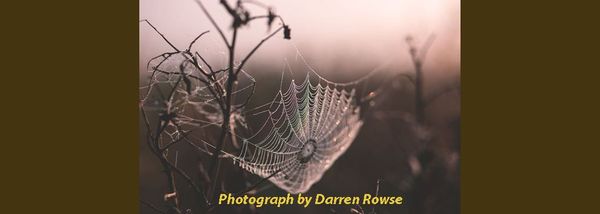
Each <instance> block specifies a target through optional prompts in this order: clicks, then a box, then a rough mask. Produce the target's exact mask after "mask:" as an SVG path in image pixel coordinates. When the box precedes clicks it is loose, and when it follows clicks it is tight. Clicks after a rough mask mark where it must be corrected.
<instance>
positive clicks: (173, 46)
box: [140, 19, 179, 52]
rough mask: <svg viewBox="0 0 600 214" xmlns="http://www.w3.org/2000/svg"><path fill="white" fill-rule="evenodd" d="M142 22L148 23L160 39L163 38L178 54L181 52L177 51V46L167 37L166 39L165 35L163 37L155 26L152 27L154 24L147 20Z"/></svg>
mask: <svg viewBox="0 0 600 214" xmlns="http://www.w3.org/2000/svg"><path fill="white" fill-rule="evenodd" d="M140 22H146V23H148V25H150V27H152V29H154V31H156V33H158V35H160V37H162V38H163V39H164V40H165V41H166V42H167V44H169V45H170V46H171V47H172V48H173V49H175V50H176V51H177V52H179V49H177V47H175V45H173V44H171V42H170V41H169V40H168V39H167V37H165V35H163V34H162V33H161V32H160V31H158V30H157V29H156V27H154V25H152V23H150V21H148V20H147V19H142V20H140Z"/></svg>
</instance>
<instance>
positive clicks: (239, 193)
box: [235, 168, 283, 195]
mask: <svg viewBox="0 0 600 214" xmlns="http://www.w3.org/2000/svg"><path fill="white" fill-rule="evenodd" d="M282 170H283V168H280V169H278V170H277V171H275V172H273V174H271V175H269V176H267V177H266V178H263V179H261V180H260V181H258V182H256V183H255V184H253V185H252V186H249V187H248V188H246V189H245V190H244V191H240V192H238V193H236V194H235V195H241V194H245V193H247V192H250V191H251V190H253V189H255V188H256V187H258V185H260V184H262V183H264V182H265V181H267V180H269V179H270V178H271V177H273V176H275V175H276V174H277V173H279V172H281V171H282Z"/></svg>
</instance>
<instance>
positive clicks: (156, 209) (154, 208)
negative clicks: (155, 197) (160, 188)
mask: <svg viewBox="0 0 600 214" xmlns="http://www.w3.org/2000/svg"><path fill="white" fill-rule="evenodd" d="M140 202H142V204H143V205H146V206H147V207H150V208H151V209H152V210H154V211H156V212H157V213H162V214H167V213H166V212H164V211H162V210H160V209H158V207H156V206H154V205H152V204H151V203H148V202H145V201H143V200H140Z"/></svg>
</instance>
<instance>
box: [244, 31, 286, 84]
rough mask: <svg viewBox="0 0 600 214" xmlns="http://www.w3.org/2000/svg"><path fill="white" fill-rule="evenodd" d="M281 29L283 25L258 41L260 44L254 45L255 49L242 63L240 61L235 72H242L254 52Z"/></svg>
mask: <svg viewBox="0 0 600 214" xmlns="http://www.w3.org/2000/svg"><path fill="white" fill-rule="evenodd" d="M281 29H283V26H280V27H279V28H277V30H275V31H274V32H273V33H271V34H269V35H268V36H267V37H265V38H264V39H262V40H260V42H259V43H258V45H256V47H254V49H252V51H250V53H248V55H246V57H245V58H244V60H242V63H240V66H239V67H238V69H237V71H236V72H235V74H236V75H237V74H238V73H240V71H241V70H242V68H243V67H244V65H245V64H246V61H248V59H250V57H251V56H252V54H254V52H256V50H258V48H260V46H261V45H262V44H263V43H265V42H266V41H267V40H269V39H270V38H271V37H273V36H274V35H275V34H277V32H279V31H280V30H281Z"/></svg>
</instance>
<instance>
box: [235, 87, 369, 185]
mask: <svg viewBox="0 0 600 214" xmlns="http://www.w3.org/2000/svg"><path fill="white" fill-rule="evenodd" d="M309 79H310V78H309V76H307V77H306V78H305V80H304V81H303V82H302V83H301V84H296V82H295V81H292V82H291V83H290V85H289V87H288V88H287V89H285V90H284V89H281V90H279V92H278V93H277V95H276V97H275V99H274V100H273V102H272V103H271V104H270V106H269V107H268V110H266V111H264V112H263V113H264V114H268V119H267V120H266V122H265V123H264V125H263V126H262V127H261V129H260V130H259V131H257V132H256V133H255V135H254V136H252V137H250V138H247V139H243V144H242V148H241V152H240V154H239V155H238V156H237V157H234V162H235V163H237V164H238V165H239V166H241V167H242V168H244V169H246V170H247V171H250V172H252V173H254V174H257V175H259V176H261V177H267V176H270V175H272V174H274V173H276V174H275V175H273V176H272V177H271V178H270V179H269V180H270V181H271V182H273V183H274V184H275V185H277V186H278V187H280V188H282V189H284V190H286V191H288V192H290V193H299V192H305V191H307V190H308V189H309V188H310V187H311V186H312V184H314V183H315V182H317V181H319V180H320V179H321V177H322V176H323V173H325V171H327V169H329V167H331V165H332V164H333V163H334V162H335V160H336V159H337V158H338V157H339V156H340V155H342V154H343V153H344V152H345V151H346V149H348V147H349V146H350V144H351V143H352V141H353V140H354V138H355V137H356V134H357V133H358V131H359V129H360V127H361V126H362V121H361V120H360V118H359V114H358V112H359V107H358V106H357V105H356V102H355V98H354V97H355V94H356V90H355V89H349V90H348V89H345V87H343V86H342V85H339V84H336V83H333V82H329V81H327V80H325V79H322V77H319V82H325V84H321V83H318V84H316V85H314V84H312V83H311V82H310V80H309ZM277 172H279V173H277Z"/></svg>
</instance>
